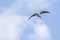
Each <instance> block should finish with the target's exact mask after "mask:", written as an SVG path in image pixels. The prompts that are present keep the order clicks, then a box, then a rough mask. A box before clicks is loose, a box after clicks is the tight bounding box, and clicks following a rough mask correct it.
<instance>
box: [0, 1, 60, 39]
mask: <svg viewBox="0 0 60 40" xmlns="http://www.w3.org/2000/svg"><path fill="white" fill-rule="evenodd" d="M15 2H16V3H15ZM27 3H28V4H27ZM32 3H33V4H32ZM44 3H45V4H44ZM59 4H60V1H59V0H53V1H52V0H43V1H41V0H37V1H36V0H35V1H34V0H33V1H32V0H29V1H28V0H20V1H17V0H16V1H15V0H0V18H1V17H2V18H1V20H3V19H4V17H5V18H6V19H7V17H6V16H8V20H13V22H12V23H14V22H15V21H16V24H18V23H19V22H20V21H19V20H20V19H19V16H23V17H22V18H21V19H22V20H23V21H24V22H22V23H21V24H24V25H25V26H24V25H23V29H24V30H23V31H24V32H23V36H22V37H21V40H28V39H27V37H28V36H26V35H27V34H28V35H29V34H34V31H33V30H32V29H33V28H34V27H35V26H34V27H32V26H33V25H35V24H36V23H33V22H35V21H36V20H34V18H33V19H31V21H28V22H29V23H26V21H27V20H24V19H25V18H26V17H27V16H28V17H29V16H31V15H32V14H33V13H34V12H39V11H41V10H48V11H50V12H51V13H50V14H44V15H42V17H43V18H42V20H43V21H44V22H43V23H45V24H46V25H48V28H49V29H50V31H51V33H50V34H51V40H60V38H59V36H60V29H59V28H60V25H59V24H60V21H59V20H60V18H59V17H60V16H59V15H60V8H59V7H60V5H59ZM4 14H6V15H5V16H4ZM10 15H12V16H11V17H10ZM15 15H16V16H15ZM17 15H18V16H17ZM15 17H16V19H15ZM13 18H14V19H13ZM36 19H37V18H36ZM14 20H15V21H14ZM38 21H39V19H37V22H38ZM8 22H9V21H7V24H5V25H7V26H8ZM30 22H31V23H30ZM3 23H4V22H3ZM25 23H26V24H25ZM1 24H2V23H0V25H1ZM30 24H31V25H30ZM38 24H39V22H38V23H37V25H38ZM13 25H14V24H13ZM27 25H28V26H29V27H26V26H27ZM20 26H22V25H20ZM11 27H12V26H11ZM24 27H26V28H24ZM37 28H38V27H37ZM17 29H18V30H19V28H17ZM26 29H27V30H28V31H27V30H26ZM2 30H3V29H2ZM5 30H6V29H5ZM12 30H13V28H12ZM21 30H22V29H21ZM14 31H15V29H14ZM14 31H13V32H14ZM29 31H30V32H29ZM3 33H4V32H3ZM37 33H38V32H37ZM37 33H36V34H37ZM40 33H41V32H40ZM12 34H13V33H12ZM7 36H8V35H7ZM29 36H30V35H29ZM35 36H36V35H35ZM40 36H41V35H40ZM19 37H20V36H19ZM19 37H18V39H19ZM32 37H33V36H32ZM37 37H38V36H37ZM12 38H14V35H13V37H12ZM24 38H25V39H24ZM38 39H39V38H38ZM7 40H8V39H7ZM30 40H31V38H30Z"/></svg>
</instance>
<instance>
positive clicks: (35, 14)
mask: <svg viewBox="0 0 60 40" xmlns="http://www.w3.org/2000/svg"><path fill="white" fill-rule="evenodd" d="M44 13H50V12H48V11H41V12H39V13H34V14H33V15H32V16H30V17H29V18H28V20H30V19H31V18H32V17H34V16H37V17H40V18H42V17H41V16H40V15H41V14H44Z"/></svg>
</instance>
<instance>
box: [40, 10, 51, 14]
mask: <svg viewBox="0 0 60 40" xmlns="http://www.w3.org/2000/svg"><path fill="white" fill-rule="evenodd" d="M44 13H50V12H48V11H42V12H40V14H44Z"/></svg>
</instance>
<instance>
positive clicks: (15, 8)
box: [0, 0, 50, 40]
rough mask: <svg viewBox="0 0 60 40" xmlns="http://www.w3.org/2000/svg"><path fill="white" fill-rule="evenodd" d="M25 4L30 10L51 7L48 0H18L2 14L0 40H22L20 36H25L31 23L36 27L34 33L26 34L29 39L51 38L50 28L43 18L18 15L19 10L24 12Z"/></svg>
mask: <svg viewBox="0 0 60 40" xmlns="http://www.w3.org/2000/svg"><path fill="white" fill-rule="evenodd" d="M25 3H26V4H25ZM24 5H26V7H27V8H28V10H29V11H34V10H37V9H39V8H40V9H41V10H42V9H46V8H48V7H49V3H48V2H47V0H33V1H32V0H29V1H28V0H25V1H24V0H16V1H15V2H14V3H13V4H12V5H11V7H10V8H8V9H7V10H6V11H5V10H4V11H3V14H1V15H0V40H20V39H19V37H21V36H24V33H23V30H24V29H25V28H26V27H28V26H29V25H31V26H32V27H33V28H34V34H31V35H26V37H27V39H28V40H40V39H41V40H45V39H48V40H50V31H49V28H48V26H47V25H46V24H45V23H44V22H43V21H42V20H39V19H36V20H35V21H34V20H33V19H32V20H29V21H28V20H27V19H28V16H18V14H17V13H18V12H19V11H20V13H22V12H24V11H22V12H21V10H22V8H23V7H24ZM28 10H27V11H28ZM27 11H26V12H27ZM24 40H25V39H24Z"/></svg>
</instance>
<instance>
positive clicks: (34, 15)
mask: <svg viewBox="0 0 60 40" xmlns="http://www.w3.org/2000/svg"><path fill="white" fill-rule="evenodd" d="M37 15H39V14H38V13H35V14H33V15H32V16H30V17H29V18H28V20H29V19H31V18H32V17H34V16H37Z"/></svg>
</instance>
